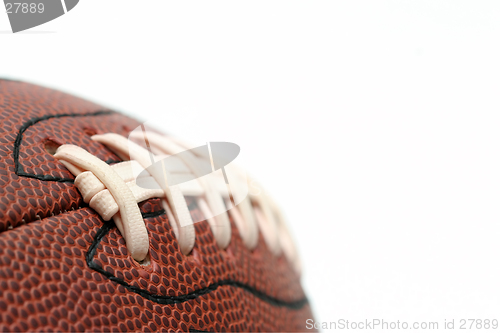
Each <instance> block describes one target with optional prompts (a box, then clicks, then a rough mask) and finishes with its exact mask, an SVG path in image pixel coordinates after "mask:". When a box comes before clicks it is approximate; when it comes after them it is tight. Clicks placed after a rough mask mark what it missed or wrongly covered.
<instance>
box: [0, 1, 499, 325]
mask: <svg viewBox="0 0 500 333" xmlns="http://www.w3.org/2000/svg"><path fill="white" fill-rule="evenodd" d="M499 18H500V4H499V3H498V2H497V1H456V0H455V1H349V2H347V1H344V2H333V1H300V2H299V1H290V0H287V1H269V0H266V1H246V2H235V1H189V2H186V1H183V2H167V1H163V0H155V1H153V0H149V1H125V0H106V1H98V0H93V1H91V0H84V1H81V2H80V4H79V5H78V6H77V7H75V9H73V10H72V11H71V12H69V13H68V14H66V15H64V16H63V17H61V18H59V19H56V20H54V21H53V22H49V23H47V24H45V25H42V26H39V27H37V28H34V29H32V30H30V31H27V32H25V33H19V34H15V35H13V34H11V33H10V32H9V29H10V27H9V24H8V20H7V16H6V14H5V13H3V12H2V13H1V14H0V30H1V32H2V33H1V34H0V76H3V77H6V76H7V77H11V78H18V79H23V80H29V81H32V82H35V83H40V84H44V85H48V86H51V87H55V88H59V89H62V90H65V91H68V92H71V93H75V94H78V95H80V96H83V97H86V98H89V99H92V100H95V101H98V102H100V103H103V104H105V105H107V106H110V107H112V108H116V109H118V110H122V111H123V112H126V113H128V114H130V115H133V116H135V117H138V118H140V119H143V120H154V121H155V122H156V123H157V124H158V125H159V126H160V127H162V128H163V129H165V130H166V131H168V132H170V133H174V134H177V135H179V136H181V137H182V138H184V139H187V140H189V141H192V142H206V141H214V140H223V141H231V142H235V143H237V144H239V145H240V146H241V148H242V153H241V158H240V159H239V164H240V165H243V166H244V167H245V168H246V169H247V170H250V171H251V173H252V174H253V175H254V176H255V177H256V178H257V179H259V180H260V181H261V183H263V184H264V185H265V186H266V187H267V189H268V190H269V191H270V192H271V193H272V195H273V196H274V197H275V198H276V200H277V201H278V203H279V204H280V205H281V206H282V208H283V210H284V211H285V213H286V215H287V217H288V220H289V223H290V226H291V229H292V232H293V235H294V237H295V239H296V241H297V242H298V244H299V248H300V253H301V257H302V261H303V268H304V273H303V284H304V287H305V289H306V291H307V293H308V295H309V296H310V299H311V301H312V304H313V309H314V312H315V315H316V319H317V320H319V321H334V320H339V319H342V318H344V319H349V320H364V319H365V318H368V319H371V318H380V319H385V320H387V321H392V320H408V321H413V320H416V321H433V320H436V321H439V322H440V323H442V322H443V321H444V319H448V320H451V319H453V318H455V319H456V320H459V319H461V318H465V319H467V318H479V319H494V318H496V319H500V315H499V310H500V268H499V256H500V242H499V237H500V227H499V225H500V99H499V96H500V46H499V45H500V44H499V42H500V19H499ZM304 326H305V323H304ZM456 326H458V325H457V324H456ZM304 328H305V327H304ZM351 331H353V332H354V331H355V330H351Z"/></svg>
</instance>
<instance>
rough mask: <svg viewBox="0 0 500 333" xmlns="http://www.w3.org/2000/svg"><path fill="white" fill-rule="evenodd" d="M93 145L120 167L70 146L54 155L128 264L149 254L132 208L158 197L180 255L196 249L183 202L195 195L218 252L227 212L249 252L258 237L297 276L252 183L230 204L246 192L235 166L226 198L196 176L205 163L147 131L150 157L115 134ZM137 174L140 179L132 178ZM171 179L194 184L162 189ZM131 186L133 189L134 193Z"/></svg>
mask: <svg viewBox="0 0 500 333" xmlns="http://www.w3.org/2000/svg"><path fill="white" fill-rule="evenodd" d="M142 135H143V134H141V133H140V132H135V133H134V132H133V133H132V134H131V136H130V139H131V140H132V139H135V140H139V141H140V140H141V137H140V136H142ZM144 135H145V133H144ZM92 139H93V140H95V141H97V142H100V143H102V144H104V145H106V146H107V147H108V148H109V149H110V150H112V151H113V152H114V153H115V154H117V155H118V156H119V157H120V158H122V159H123V160H125V161H124V162H120V163H117V164H114V165H112V166H110V165H108V164H106V163H105V162H103V161H102V160H100V159H99V158H98V157H96V156H94V155H93V154H91V153H89V152H88V151H86V150H85V149H83V148H80V147H78V146H74V145H62V146H60V147H59V148H58V149H57V152H56V154H55V155H54V156H55V157H56V158H58V159H59V160H60V161H61V162H62V163H64V165H65V166H66V167H67V168H68V170H70V171H71V172H72V173H73V174H74V175H75V176H76V178H75V185H76V186H77V187H78V189H79V190H80V193H81V194H82V196H83V199H84V201H85V202H86V203H88V204H89V206H90V207H91V208H93V209H94V210H95V211H96V212H97V213H99V215H101V217H102V218H103V219H104V220H106V221H107V220H110V219H111V218H113V220H114V222H115V224H116V226H117V228H118V229H119V231H120V233H121V234H122V236H123V237H124V239H125V242H126V244H127V249H128V250H129V252H130V254H131V256H132V257H133V258H134V259H135V260H137V261H139V262H142V261H144V260H145V259H146V258H147V254H148V251H149V237H148V232H147V230H146V226H145V223H144V220H143V218H142V215H141V213H140V210H139V207H138V203H139V202H142V201H144V200H147V199H150V198H162V200H161V203H162V206H163V208H164V209H165V211H166V213H167V216H168V220H169V221H170V224H171V226H172V229H173V231H174V233H175V236H176V237H177V240H178V243H179V246H180V249H181V251H182V253H183V254H185V255H187V254H189V253H190V252H191V250H192V249H193V247H194V244H195V229H194V225H193V223H194V222H197V221H193V220H192V218H191V214H190V212H189V209H188V207H187V204H186V201H185V199H184V196H194V197H196V202H197V205H198V207H199V208H200V210H201V211H202V213H203V215H204V218H205V219H206V220H207V222H208V223H209V225H210V227H211V230H212V232H213V234H214V238H215V240H216V242H217V244H218V245H219V247H220V248H222V249H225V248H227V246H228V245H229V243H230V241H231V226H230V222H229V217H228V213H229V214H231V217H232V219H233V221H234V222H235V224H236V227H237V228H238V231H239V234H240V236H241V238H242V240H243V243H244V244H245V245H246V246H247V248H249V249H251V250H252V249H254V248H255V247H256V246H257V243H258V232H259V230H260V231H261V233H262V235H263V238H264V241H265V243H266V245H267V247H268V248H269V249H270V250H271V252H272V253H273V254H275V255H280V254H281V253H282V252H283V254H284V255H285V256H286V257H287V258H288V260H289V261H290V262H291V263H292V264H293V265H294V267H295V268H296V270H297V271H300V262H299V258H298V256H297V252H296V249H295V247H294V245H293V242H292V240H291V238H290V235H289V233H288V230H287V227H286V225H285V222H284V220H283V217H282V215H281V212H280V210H279V209H278V208H277V206H276V205H275V203H274V202H273V201H272V200H271V199H270V198H269V196H267V195H266V192H265V191H264V190H262V189H261V188H258V184H257V183H256V182H255V181H254V180H252V182H251V186H252V188H253V189H257V191H256V192H257V193H254V194H252V195H245V196H244V197H241V198H238V200H236V199H235V197H237V196H238V187H241V186H248V184H245V183H243V182H245V181H248V180H247V179H246V178H245V177H238V176H234V175H235V174H236V175H238V174H241V173H238V172H234V171H235V170H238V169H236V168H235V167H234V166H232V165H231V168H232V169H231V170H232V171H233V172H232V175H233V177H232V178H231V181H230V187H231V190H232V191H230V192H228V188H227V187H226V186H220V183H221V182H214V181H212V180H211V179H212V178H210V177H202V176H203V175H202V174H200V171H199V169H198V168H197V166H198V165H200V159H205V160H206V158H207V157H206V156H195V155H194V154H191V153H187V154H186V150H187V149H189V148H188V147H187V146H186V145H183V144H180V143H179V142H176V141H174V140H173V139H172V138H170V137H167V136H164V135H160V134H157V133H153V132H147V141H148V144H149V145H150V147H149V148H150V150H151V151H150V150H147V149H145V148H143V147H141V146H140V145H138V144H136V143H134V142H132V141H131V140H129V139H127V138H125V137H123V136H121V135H118V134H113V133H109V134H104V135H94V136H93V137H92ZM180 152H184V153H183V154H182V160H181V159H178V160H176V162H177V163H175V165H173V166H172V165H169V166H165V165H163V163H155V164H154V165H155V166H157V167H154V166H153V167H150V166H151V165H152V163H153V162H157V161H162V159H164V158H165V157H166V156H169V159H170V160H172V159H173V158H174V157H175V156H174V157H173V156H171V155H175V154H177V153H180ZM146 168H147V171H145V169H146ZM139 174H140V176H141V178H137V175H139ZM175 178H177V179H195V180H192V181H188V182H185V183H183V184H181V185H175V186H168V184H166V182H165V180H170V179H175ZM136 182H140V184H141V186H138V185H137V184H136ZM144 184H149V185H148V186H144ZM222 184H223V182H222ZM144 187H147V188H144ZM228 193H231V196H232V198H233V200H236V204H237V205H236V206H234V205H233V204H232V201H231V198H230V195H229V194H228ZM245 194H246V193H245ZM226 207H227V208H226ZM226 209H229V210H228V211H226Z"/></svg>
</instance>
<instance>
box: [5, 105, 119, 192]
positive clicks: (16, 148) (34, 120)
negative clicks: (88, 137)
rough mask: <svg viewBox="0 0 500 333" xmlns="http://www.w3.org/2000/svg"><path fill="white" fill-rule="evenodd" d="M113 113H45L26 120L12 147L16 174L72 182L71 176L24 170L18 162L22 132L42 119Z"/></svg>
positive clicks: (104, 111)
mask: <svg viewBox="0 0 500 333" xmlns="http://www.w3.org/2000/svg"><path fill="white" fill-rule="evenodd" d="M113 113H115V112H114V111H112V110H100V111H96V112H91V113H62V114H52V115H46V116H43V117H36V118H31V119H30V120H28V121H26V122H25V123H24V124H23V125H22V126H21V128H20V129H19V131H18V133H17V136H16V140H15V141H14V149H13V157H14V171H15V173H16V175H18V176H20V177H28V178H35V179H38V180H44V181H54V182H60V183H73V182H74V179H73V178H62V177H54V176H49V175H38V174H31V173H27V172H24V169H23V166H22V165H21V163H19V153H20V148H21V144H22V141H23V134H24V132H26V130H28V128H30V127H31V126H33V125H35V124H37V123H39V122H41V121H44V120H49V119H53V118H63V117H93V116H102V115H110V114H113ZM113 162H115V161H113V160H111V161H110V163H113Z"/></svg>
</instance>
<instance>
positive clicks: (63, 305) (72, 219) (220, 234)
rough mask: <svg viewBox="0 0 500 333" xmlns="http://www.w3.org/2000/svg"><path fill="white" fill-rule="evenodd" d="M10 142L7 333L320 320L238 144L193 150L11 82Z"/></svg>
mask: <svg viewBox="0 0 500 333" xmlns="http://www.w3.org/2000/svg"><path fill="white" fill-rule="evenodd" d="M139 111H140V110H139ZM165 127H166V128H163V129H158V130H165V131H168V124H165ZM0 143H1V145H0V331H3V332H34V331H37V332H38V331H40V332H49V331H51V332H52V331H56V332H83V331H92V332H138V331H141V332H157V331H176V332H257V331H259V332H263V331H272V332H276V331H285V332H289V331H304V327H305V323H306V320H308V319H309V320H311V318H313V314H312V312H311V307H310V304H309V301H308V298H307V297H306V295H305V293H304V291H303V289H302V287H301V282H300V276H301V271H300V260H299V257H298V253H297V249H296V247H295V245H294V242H293V241H292V238H291V236H290V234H289V231H288V229H287V226H286V222H285V221H284V218H283V214H282V213H281V210H280V209H279V208H278V206H277V204H276V202H275V201H274V200H273V199H272V198H271V197H270V196H269V195H268V194H267V192H266V191H260V193H259V194H249V193H247V191H246V190H245V189H247V187H248V182H249V181H250V178H249V177H247V176H246V174H245V173H244V172H243V171H242V170H240V169H239V168H238V167H237V166H235V165H233V164H234V163H232V162H231V161H232V159H233V158H234V157H235V156H237V155H238V152H239V147H238V148H237V151H236V152H234V151H232V152H230V153H231V154H230V155H231V156H232V157H231V159H228V160H227V161H225V162H224V163H222V162H220V161H217V160H216V158H215V157H214V156H215V155H214V152H215V151H216V150H220V149H222V148H221V146H220V143H218V144H219V146H217V145H215V144H217V143H216V142H211V143H210V144H207V146H203V147H202V148H203V149H193V148H194V147H191V146H188V145H186V144H185V143H184V142H183V141H181V140H178V139H176V138H173V137H171V136H169V135H167V134H163V133H161V132H159V131H157V130H147V129H145V128H144V126H142V123H141V122H139V121H137V120H134V119H132V118H130V117H128V116H126V115H124V114H121V113H119V112H117V111H114V110H111V109H108V108H106V107H103V106H100V105H97V104H94V103H92V102H89V101H86V100H83V99H81V98H78V97H75V96H71V95H68V94H66V93H63V92H60V91H56V90H52V89H48V88H44V87H40V86H37V85H33V84H29V83H24V82H19V81H13V80H0ZM232 149H233V150H234V149H235V148H234V147H233V148H232ZM167 160H168V161H170V162H169V163H163V162H162V161H167ZM230 162H231V163H230ZM167 164H168V165H167ZM252 184H253V183H252Z"/></svg>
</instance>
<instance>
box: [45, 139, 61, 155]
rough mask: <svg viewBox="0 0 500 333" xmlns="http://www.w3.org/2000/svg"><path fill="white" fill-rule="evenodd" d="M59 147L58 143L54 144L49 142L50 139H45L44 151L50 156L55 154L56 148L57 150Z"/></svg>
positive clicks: (54, 142)
mask: <svg viewBox="0 0 500 333" xmlns="http://www.w3.org/2000/svg"><path fill="white" fill-rule="evenodd" d="M59 146H61V144H60V143H58V142H56V141H54V140H51V139H46V140H45V142H44V147H45V150H46V151H47V153H49V154H50V155H54V154H55V153H56V151H57V148H59Z"/></svg>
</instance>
